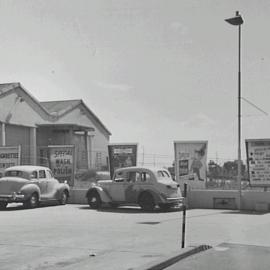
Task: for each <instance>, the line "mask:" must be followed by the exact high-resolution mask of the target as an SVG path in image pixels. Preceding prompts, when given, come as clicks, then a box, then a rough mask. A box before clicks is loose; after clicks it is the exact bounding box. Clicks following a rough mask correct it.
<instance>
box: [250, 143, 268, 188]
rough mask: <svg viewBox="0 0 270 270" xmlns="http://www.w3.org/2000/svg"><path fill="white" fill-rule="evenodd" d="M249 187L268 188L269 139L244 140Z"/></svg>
mask: <svg viewBox="0 0 270 270" xmlns="http://www.w3.org/2000/svg"><path fill="white" fill-rule="evenodd" d="M245 142H246V152H247V165H248V173H249V179H250V185H251V186H270V139H246V141H245Z"/></svg>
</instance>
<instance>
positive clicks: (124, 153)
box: [108, 143, 138, 178]
mask: <svg viewBox="0 0 270 270" xmlns="http://www.w3.org/2000/svg"><path fill="white" fill-rule="evenodd" d="M137 149H138V144H137V143H125V144H109V145H108V152H109V164H110V175H111V178H112V177H113V174H114V171H115V170H116V169H118V168H123V167H130V166H136V165H137Z"/></svg>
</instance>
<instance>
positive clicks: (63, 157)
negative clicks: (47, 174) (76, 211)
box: [48, 145, 75, 186]
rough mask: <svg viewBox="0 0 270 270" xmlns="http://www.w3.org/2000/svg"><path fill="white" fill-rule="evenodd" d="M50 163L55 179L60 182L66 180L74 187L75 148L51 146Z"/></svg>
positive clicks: (71, 146) (70, 146)
mask: <svg viewBox="0 0 270 270" xmlns="http://www.w3.org/2000/svg"><path fill="white" fill-rule="evenodd" d="M48 149H49V163H50V169H51V170H52V172H53V174H54V176H55V178H56V179H57V180H59V181H60V182H63V181H64V180H66V181H67V182H68V184H69V185H70V186H73V185H74V166H75V162H74V146H73V145H50V146H48Z"/></svg>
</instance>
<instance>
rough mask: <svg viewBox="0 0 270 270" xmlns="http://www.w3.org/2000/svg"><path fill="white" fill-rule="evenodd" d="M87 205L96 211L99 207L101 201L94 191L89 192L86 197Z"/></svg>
mask: <svg viewBox="0 0 270 270" xmlns="http://www.w3.org/2000/svg"><path fill="white" fill-rule="evenodd" d="M88 204H89V206H90V207H91V208H93V209H98V208H100V207H101V199H100V196H99V194H98V193H97V192H96V191H95V192H91V193H90V194H89V195H88Z"/></svg>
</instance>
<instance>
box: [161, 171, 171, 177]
mask: <svg viewBox="0 0 270 270" xmlns="http://www.w3.org/2000/svg"><path fill="white" fill-rule="evenodd" d="M162 172H163V175H164V177H171V176H170V175H169V173H168V172H166V171H162Z"/></svg>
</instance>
